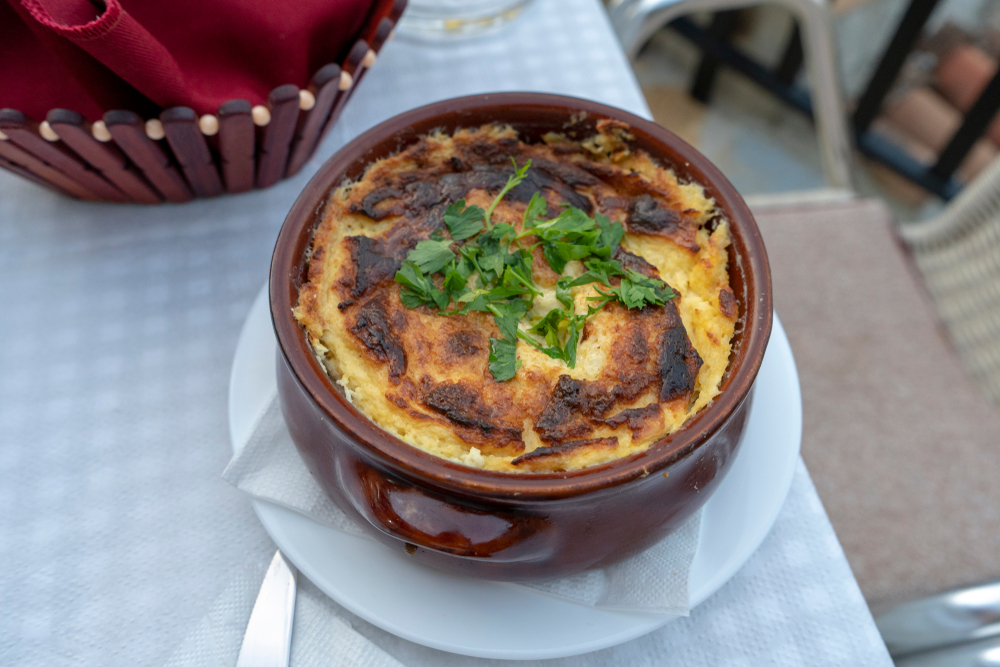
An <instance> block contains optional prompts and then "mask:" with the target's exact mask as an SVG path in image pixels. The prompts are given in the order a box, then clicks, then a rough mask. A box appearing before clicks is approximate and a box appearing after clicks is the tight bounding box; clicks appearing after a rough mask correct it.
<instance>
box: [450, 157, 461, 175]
mask: <svg viewBox="0 0 1000 667" xmlns="http://www.w3.org/2000/svg"><path fill="white" fill-rule="evenodd" d="M448 164H450V165H451V168H452V170H453V171H460V172H461V171H465V164H464V163H463V162H462V161H461V160H460V159H459V158H457V157H455V156H454V155H453V156H451V157H450V158H448Z"/></svg>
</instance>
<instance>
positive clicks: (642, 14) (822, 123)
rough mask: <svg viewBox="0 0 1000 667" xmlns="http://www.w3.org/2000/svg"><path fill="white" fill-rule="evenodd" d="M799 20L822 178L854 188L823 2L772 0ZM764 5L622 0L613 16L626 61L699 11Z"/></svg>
mask: <svg viewBox="0 0 1000 667" xmlns="http://www.w3.org/2000/svg"><path fill="white" fill-rule="evenodd" d="M773 1H775V2H777V3H778V4H780V5H782V6H783V7H786V8H787V9H788V10H790V11H791V12H792V14H793V15H794V16H795V18H796V19H797V20H798V23H799V29H800V31H801V33H802V36H803V45H804V47H805V52H806V53H805V57H806V66H807V67H808V68H809V74H810V76H811V79H812V87H811V95H812V100H813V114H814V117H815V120H816V133H817V134H818V135H819V147H820V155H821V157H822V160H823V174H824V175H825V176H826V180H827V184H828V185H829V186H830V187H833V188H838V189H846V190H850V189H851V169H850V164H851V143H850V135H849V134H848V131H847V118H846V115H845V111H844V103H843V99H842V97H841V92H840V84H839V81H840V78H839V76H838V73H837V62H836V59H835V57H834V46H833V37H832V34H831V30H830V22H829V21H830V19H829V14H828V13H827V8H826V6H825V5H824V4H820V3H821V2H822V1H823V0H773ZM760 4H764V3H763V2H761V1H760V0H632V1H631V2H630V1H629V0H621V1H620V2H619V3H618V4H617V5H616V7H615V8H614V11H613V13H612V24H613V25H614V28H615V31H616V32H617V33H618V38H619V39H620V40H621V42H622V46H623V47H624V49H625V52H626V54H628V57H629V58H630V59H631V58H635V56H636V54H637V53H638V51H639V49H640V48H641V47H642V45H643V44H645V43H646V42H647V41H649V38H650V37H652V36H653V34H654V33H655V32H656V31H657V30H659V29H660V28H662V27H663V26H664V25H666V24H667V23H669V22H670V21H672V20H673V19H675V18H677V17H678V16H682V15H684V14H690V13H692V12H698V11H722V10H732V9H741V8H743V7H750V6H755V5H760Z"/></svg>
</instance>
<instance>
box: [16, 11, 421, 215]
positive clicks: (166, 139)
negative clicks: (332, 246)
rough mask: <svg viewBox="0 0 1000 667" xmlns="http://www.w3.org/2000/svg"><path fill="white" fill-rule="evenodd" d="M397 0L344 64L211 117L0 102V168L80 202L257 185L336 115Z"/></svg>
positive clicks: (285, 166)
mask: <svg viewBox="0 0 1000 667" xmlns="http://www.w3.org/2000/svg"><path fill="white" fill-rule="evenodd" d="M405 7H406V0H396V1H395V2H394V3H393V4H392V7H391V9H390V11H389V13H388V14H387V15H386V16H383V17H374V18H373V19H371V24H369V25H366V26H364V27H363V28H362V30H361V32H360V34H361V35H362V36H363V37H367V39H364V38H362V39H359V40H358V41H357V42H356V43H355V44H354V46H353V47H352V48H351V50H350V51H349V52H348V54H347V56H346V58H345V59H344V62H342V63H330V64H328V65H325V66H324V67H321V68H320V69H319V70H318V71H317V72H316V73H315V74H314V75H313V77H312V80H311V82H310V84H309V86H308V88H305V89H301V90H300V89H299V88H298V87H297V86H294V85H291V84H289V85H284V86H279V87H277V88H275V89H274V90H273V91H271V94H270V95H269V96H268V99H267V104H266V105H258V106H252V105H251V104H250V103H249V102H247V101H246V100H231V101H229V102H226V103H224V104H222V105H220V106H219V109H218V112H217V114H215V115H212V114H205V115H203V116H201V117H200V118H199V117H198V115H197V113H195V111H194V109H190V108H188V107H173V108H170V109H165V110H164V111H163V112H161V113H160V116H159V118H152V119H149V120H145V121H144V120H143V119H142V118H141V117H140V116H139V115H138V114H136V113H134V112H132V111H126V110H114V111H108V112H106V113H105V114H104V117H103V120H99V121H97V122H95V123H93V124H92V125H91V124H90V123H88V122H87V121H86V119H85V118H84V117H83V116H82V115H81V114H79V113H77V112H75V111H71V110H68V109H53V110H51V111H50V112H49V113H48V115H47V116H46V118H45V120H44V121H42V122H41V123H39V122H36V121H35V120H34V119H32V118H29V117H28V116H27V115H25V114H24V113H22V112H20V111H17V110H16V109H0V167H3V168H4V169H7V170H8V171H12V172H14V173H15V174H18V175H19V176H22V177H24V178H26V179H28V180H30V181H33V182H35V183H38V184H39V185H43V186H45V187H47V188H51V189H53V190H55V191H57V192H60V193H62V194H65V195H67V196H70V197H75V198H78V199H85V200H89V201H112V202H126V203H141V204H158V203H160V202H163V201H168V202H175V203H179V202H186V201H189V200H191V199H193V198H197V197H215V196H218V195H220V194H223V193H225V192H232V193H235V192H246V191H247V190H251V189H253V188H266V187H269V186H271V185H274V184H275V183H277V182H278V181H280V180H281V179H283V178H285V177H287V176H292V175H293V174H295V173H297V172H298V171H299V170H300V169H301V168H302V166H303V165H304V164H305V163H306V161H307V160H308V159H309V158H310V157H311V156H312V154H313V152H314V151H315V150H316V147H317V146H318V145H319V143H320V141H321V140H322V139H323V137H324V136H325V135H326V133H327V132H328V131H329V129H330V127H331V126H332V125H333V124H334V122H336V120H337V118H338V117H339V116H340V113H341V111H342V110H343V108H344V105H345V104H346V103H347V100H348V99H349V98H350V96H351V95H352V94H353V93H354V91H355V90H356V89H357V87H358V84H359V83H360V81H361V79H362V78H363V77H364V74H365V72H366V71H367V70H368V69H369V68H371V66H372V65H373V64H374V63H375V60H376V58H377V56H378V53H379V51H380V50H381V48H382V46H383V45H384V44H385V42H386V40H388V39H389V37H390V35H391V34H392V31H393V28H394V27H395V25H396V21H397V20H399V16H400V14H402V12H403V9H405Z"/></svg>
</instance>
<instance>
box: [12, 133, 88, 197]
mask: <svg viewBox="0 0 1000 667" xmlns="http://www.w3.org/2000/svg"><path fill="white" fill-rule="evenodd" d="M0 160H2V162H0V165H2V166H3V167H4V168H5V169H9V170H10V171H13V172H14V173H15V174H18V175H19V176H24V177H25V178H27V179H28V180H30V181H31V182H33V183H38V184H39V185H47V186H48V187H50V188H53V189H54V190H57V191H59V192H64V193H66V194H68V195H69V196H71V197H77V198H79V199H86V200H89V201H98V200H99V199H100V197H98V196H97V195H95V194H94V193H93V192H91V191H90V190H88V189H86V188H85V187H83V186H82V185H80V184H79V183H77V182H76V181H74V180H73V179H71V178H69V177H68V176H66V174H64V173H62V172H61V171H57V170H55V169H53V168H52V167H50V166H49V165H47V164H45V163H44V162H42V161H41V160H39V159H38V158H36V157H35V156H34V155H31V154H30V153H26V152H24V151H23V150H21V149H20V148H18V147H17V146H15V145H13V144H11V143H10V141H0Z"/></svg>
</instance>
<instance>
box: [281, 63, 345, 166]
mask: <svg viewBox="0 0 1000 667" xmlns="http://www.w3.org/2000/svg"><path fill="white" fill-rule="evenodd" d="M339 84H340V65H338V64H337V63H330V64H329V65H324V66H323V67H321V68H320V69H319V71H318V72H316V74H315V76H313V78H312V83H311V84H310V85H309V90H310V92H311V93H312V94H313V95H314V96H315V97H316V105H315V106H314V107H313V108H312V109H311V110H310V111H309V112H308V114H307V115H306V116H305V121H304V122H302V123H300V124H299V126H298V128H297V130H296V137H295V139H294V140H293V141H292V157H291V158H290V159H289V161H288V172H287V174H286V175H287V176H293V175H295V174H297V173H299V170H300V169H302V166H303V165H304V164H305V163H306V162H307V161H308V160H309V158H310V157H312V154H313V151H314V150H316V141H317V140H318V139H319V134H320V131H321V130H322V129H323V126H324V125H326V120H327V118H329V117H330V110H331V109H332V108H333V102H334V100H336V99H337V91H338V90H339V88H338V85H339Z"/></svg>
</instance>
